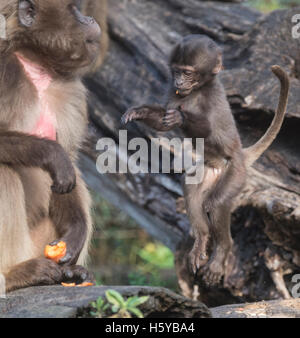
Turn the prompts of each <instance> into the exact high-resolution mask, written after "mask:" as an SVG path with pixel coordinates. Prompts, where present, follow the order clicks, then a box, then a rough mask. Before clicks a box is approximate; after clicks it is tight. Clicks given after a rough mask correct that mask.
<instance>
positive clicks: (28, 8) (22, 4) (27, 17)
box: [18, 0, 36, 27]
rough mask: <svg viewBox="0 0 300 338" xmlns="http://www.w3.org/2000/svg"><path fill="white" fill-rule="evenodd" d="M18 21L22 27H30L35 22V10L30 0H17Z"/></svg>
mask: <svg viewBox="0 0 300 338" xmlns="http://www.w3.org/2000/svg"><path fill="white" fill-rule="evenodd" d="M18 14H19V21H20V24H21V25H22V26H24V27H31V26H32V25H33V23H34V20H35V15H36V8H35V5H34V2H33V1H32V0H19V7H18Z"/></svg>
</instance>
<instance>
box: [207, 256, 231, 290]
mask: <svg viewBox="0 0 300 338" xmlns="http://www.w3.org/2000/svg"><path fill="white" fill-rule="evenodd" d="M202 274H203V280H204V282H205V284H206V285H207V286H209V287H212V286H216V285H218V284H220V282H221V279H222V277H223V276H224V274H225V262H224V261H222V260H217V259H214V260H213V261H212V262H211V263H208V264H207V265H206V266H204V267H203V269H202Z"/></svg>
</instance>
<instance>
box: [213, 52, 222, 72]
mask: <svg viewBox="0 0 300 338" xmlns="http://www.w3.org/2000/svg"><path fill="white" fill-rule="evenodd" d="M223 69H224V67H223V59H222V54H221V53H220V54H218V57H217V63H216V65H215V67H214V68H213V71H212V72H213V74H215V75H217V74H219V73H220V71H221V70H223Z"/></svg>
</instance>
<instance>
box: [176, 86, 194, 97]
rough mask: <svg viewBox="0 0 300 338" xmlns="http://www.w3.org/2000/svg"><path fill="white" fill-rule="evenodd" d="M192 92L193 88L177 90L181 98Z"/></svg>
mask: <svg viewBox="0 0 300 338" xmlns="http://www.w3.org/2000/svg"><path fill="white" fill-rule="evenodd" d="M192 91H193V86H192V87H189V88H176V89H175V92H176V95H179V96H187V95H189V94H190V93H191V92H192Z"/></svg>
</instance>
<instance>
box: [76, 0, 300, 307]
mask: <svg viewBox="0 0 300 338" xmlns="http://www.w3.org/2000/svg"><path fill="white" fill-rule="evenodd" d="M296 13H300V7H298V8H295V9H293V10H281V11H275V12H272V13H271V14H269V15H266V16H265V15H262V14H261V13H259V12H257V11H255V10H253V9H250V8H249V7H246V6H244V5H241V4H234V3H220V2H210V1H197V0H187V1H179V0H155V1H153V0H139V1H128V0H110V3H109V34H110V39H111V43H110V50H109V54H108V56H107V58H106V61H105V63H104V65H103V66H102V68H101V69H100V70H99V71H98V72H97V73H96V74H95V75H94V76H93V77H91V78H88V79H86V85H87V87H88V88H89V90H90V95H89V108H90V121H91V122H90V133H89V139H88V140H87V142H86V143H85V145H84V148H83V152H82V159H81V167H82V169H83V172H84V176H85V178H86V181H87V182H88V184H89V185H90V187H91V188H92V189H94V190H96V191H98V192H99V193H100V194H101V195H102V196H104V197H105V198H106V199H107V200H109V201H110V202H112V203H113V204H115V205H116V206H118V207H120V208H121V209H123V210H124V211H125V212H127V213H128V214H129V215H131V216H132V217H133V218H134V219H136V220H137V222H138V223H139V224H140V225H141V226H142V227H143V228H145V229H146V231H148V232H149V233H150V234H151V235H153V236H154V237H155V238H157V239H159V240H161V241H162V242H164V243H165V244H166V245H167V246H169V247H170V248H171V249H173V250H174V251H177V257H178V260H177V270H178V275H179V279H180V281H181V284H182V283H185V284H186V285H188V286H189V288H192V289H193V285H194V277H193V276H192V275H191V274H190V272H189V271H188V269H187V261H186V254H185V253H186V252H188V250H189V248H190V245H191V243H190V242H191V240H190V239H189V238H188V235H189V228H190V226H189V222H188V219H187V217H186V214H185V210H184V207H183V203H182V189H181V185H180V177H178V175H163V174H159V175H154V174H153V175H145V174H139V175H129V174H128V175H123V174H122V175H121V174H119V175H111V174H110V175H100V174H99V173H98V172H97V170H96V160H97V156H98V155H99V153H98V152H97V151H96V143H97V141H98V139H99V138H100V137H111V138H113V139H115V140H116V142H118V133H119V130H120V129H124V127H122V126H121V124H120V117H121V116H122V114H123V113H124V112H125V111H126V109H127V108H128V107H129V106H132V105H137V104H142V103H161V102H162V100H163V93H164V92H165V89H166V83H167V79H168V67H167V57H168V54H169V52H170V49H171V47H172V45H173V44H174V43H175V42H176V41H177V40H178V39H179V38H180V37H181V36H184V35H186V34H190V33H200V34H206V35H208V36H210V37H211V38H213V39H214V40H215V41H216V42H217V43H219V44H220V46H221V47H222V48H223V50H224V64H225V71H224V72H222V75H221V77H222V82H223V83H224V86H225V88H226V91H227V95H228V99H229V101H230V103H231V105H232V109H233V113H234V116H235V119H236V121H237V125H238V128H239V130H240V133H241V136H242V140H243V143H244V145H245V146H248V145H250V144H253V143H254V142H255V141H256V140H258V139H259V137H260V136H261V135H262V134H263V133H264V132H265V130H266V129H267V128H268V126H269V124H270V123H271V121H272V118H273V115H274V111H275V109H276V105H277V102H278V97H279V83H278V81H277V79H276V78H275V77H274V76H273V74H272V72H271V71H270V67H271V65H273V64H279V65H280V66H282V67H283V68H284V69H285V70H286V71H287V72H288V73H289V74H290V76H291V81H292V88H291V94H290V100H289V106H288V112H287V116H286V119H285V122H284V126H283V128H282V131H281V133H280V135H279V136H278V138H277V140H276V141H275V142H274V144H273V145H272V147H271V148H270V149H269V150H268V151H267V152H266V153H265V154H264V156H263V157H262V158H261V159H260V160H259V161H258V162H257V163H256V164H255V166H254V168H252V169H251V170H249V175H248V176H249V177H248V184H247V187H246V188H245V190H244V191H243V192H242V193H241V195H240V196H239V198H238V200H237V208H236V211H235V213H234V215H233V218H232V235H233V239H234V249H233V252H232V254H231V257H230V260H229V264H228V268H227V271H226V276H225V278H224V281H223V283H222V285H221V286H220V287H218V288H214V289H206V288H204V287H203V285H202V283H201V276H199V279H198V281H200V283H199V293H200V295H201V296H200V297H201V299H202V300H204V301H205V302H206V303H207V304H209V305H211V306H212V305H213V306H217V305H220V304H228V303H232V302H245V301H257V300H267V299H276V298H280V297H284V296H285V297H287V295H288V291H287V288H289V287H290V286H292V285H290V284H291V283H290V282H291V276H292V275H293V274H295V273H296V272H297V271H299V270H300V231H299V229H300V228H299V226H300V196H299V195H300V156H299V155H300V154H299V148H300V138H299V136H298V133H299V130H300V100H299V93H300V81H299V79H300V39H293V38H292V26H293V23H292V16H293V15H295V14H296ZM127 129H128V137H129V139H131V138H133V137H144V138H146V139H148V140H149V138H150V137H152V136H154V137H155V136H157V135H158V134H157V133H155V132H154V131H153V130H151V129H149V128H147V127H145V126H143V125H142V124H139V123H131V124H130V125H128V127H127ZM170 135H171V134H170ZM179 258H180V259H179ZM187 276H189V277H188V278H187ZM282 276H285V277H284V278H285V281H283V277H282ZM197 283H198V282H197Z"/></svg>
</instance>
